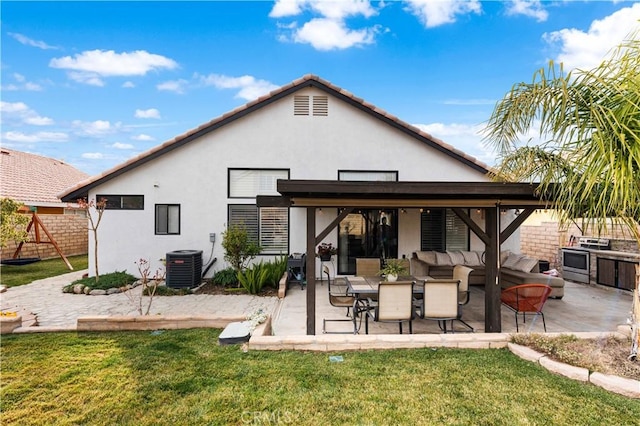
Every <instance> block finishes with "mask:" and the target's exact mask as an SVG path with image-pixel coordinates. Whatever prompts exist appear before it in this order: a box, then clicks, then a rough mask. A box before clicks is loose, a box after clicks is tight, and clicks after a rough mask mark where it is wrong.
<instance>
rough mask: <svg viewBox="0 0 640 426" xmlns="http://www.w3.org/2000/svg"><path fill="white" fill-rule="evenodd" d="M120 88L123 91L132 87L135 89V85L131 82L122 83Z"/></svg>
mask: <svg viewBox="0 0 640 426" xmlns="http://www.w3.org/2000/svg"><path fill="white" fill-rule="evenodd" d="M122 87H124V88H125V89H131V88H133V87H136V85H135V84H134V83H133V82H132V81H125V82H124V83H122Z"/></svg>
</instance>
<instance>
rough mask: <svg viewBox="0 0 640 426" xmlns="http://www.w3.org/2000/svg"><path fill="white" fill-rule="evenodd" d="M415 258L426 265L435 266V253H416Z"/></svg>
mask: <svg viewBox="0 0 640 426" xmlns="http://www.w3.org/2000/svg"><path fill="white" fill-rule="evenodd" d="M416 257H417V258H418V260H422V261H423V262H425V263H427V264H428V265H435V264H436V252H435V251H417V252H416Z"/></svg>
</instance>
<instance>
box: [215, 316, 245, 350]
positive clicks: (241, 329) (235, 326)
mask: <svg viewBox="0 0 640 426" xmlns="http://www.w3.org/2000/svg"><path fill="white" fill-rule="evenodd" d="M250 337H251V330H250V329H249V322H248V321H243V322H232V323H229V325H227V326H226V327H225V328H224V330H222V333H220V336H219V337H218V342H219V343H220V344H221V345H233V344H235V343H244V342H248V341H249V338H250Z"/></svg>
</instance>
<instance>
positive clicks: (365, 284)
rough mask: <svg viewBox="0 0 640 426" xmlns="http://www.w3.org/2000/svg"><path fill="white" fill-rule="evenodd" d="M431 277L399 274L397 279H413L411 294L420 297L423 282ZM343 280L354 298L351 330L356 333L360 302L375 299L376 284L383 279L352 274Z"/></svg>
mask: <svg viewBox="0 0 640 426" xmlns="http://www.w3.org/2000/svg"><path fill="white" fill-rule="evenodd" d="M429 279H431V277H429V276H410V275H406V276H402V275H401V276H399V277H398V281H414V282H415V285H414V286H413V295H414V297H415V296H419V297H420V298H422V295H423V294H424V282H425V281H428V280H429ZM345 281H346V282H347V291H348V293H350V294H353V296H354V298H355V300H354V302H353V310H352V311H351V312H352V316H353V332H354V334H358V322H357V321H358V316H359V313H360V312H361V310H360V309H359V306H360V305H361V304H360V302H361V301H363V300H367V299H373V300H375V299H376V298H377V297H378V285H379V284H380V283H381V282H383V281H384V278H383V277H381V276H379V275H376V276H362V277H361V276H353V277H345Z"/></svg>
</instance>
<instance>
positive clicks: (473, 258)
mask: <svg viewBox="0 0 640 426" xmlns="http://www.w3.org/2000/svg"><path fill="white" fill-rule="evenodd" d="M481 255H482V254H481V253H479V252H477V251H463V252H462V256H463V257H464V264H465V265H466V266H482V265H483V263H482V259H481Z"/></svg>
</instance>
